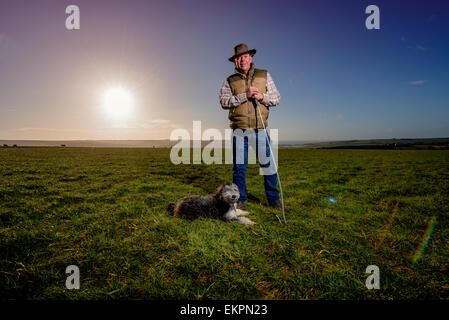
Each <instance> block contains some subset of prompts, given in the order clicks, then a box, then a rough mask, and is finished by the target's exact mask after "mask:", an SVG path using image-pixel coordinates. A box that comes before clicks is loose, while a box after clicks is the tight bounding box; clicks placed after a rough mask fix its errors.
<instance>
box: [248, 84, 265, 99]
mask: <svg viewBox="0 0 449 320" xmlns="http://www.w3.org/2000/svg"><path fill="white" fill-rule="evenodd" d="M246 98H247V99H248V100H249V99H251V98H254V99H257V100H259V101H261V100H263V93H261V92H260V91H259V89H257V88H256V87H249V89H248V91H247V92H246Z"/></svg>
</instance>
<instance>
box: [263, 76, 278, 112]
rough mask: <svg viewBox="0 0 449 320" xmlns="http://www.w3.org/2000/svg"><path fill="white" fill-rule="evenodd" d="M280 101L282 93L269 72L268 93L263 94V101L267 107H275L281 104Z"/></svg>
mask: <svg viewBox="0 0 449 320" xmlns="http://www.w3.org/2000/svg"><path fill="white" fill-rule="evenodd" d="M279 101H281V95H280V94H279V91H278V89H277V88H276V85H275V84H274V81H273V79H272V78H271V75H270V73H269V72H267V93H264V94H263V100H262V103H263V104H264V105H265V106H266V107H274V106H275V105H277V104H279Z"/></svg>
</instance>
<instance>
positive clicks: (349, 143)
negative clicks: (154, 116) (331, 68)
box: [0, 138, 449, 150]
mask: <svg viewBox="0 0 449 320" xmlns="http://www.w3.org/2000/svg"><path fill="white" fill-rule="evenodd" d="M177 143H178V141H170V140H168V139H164V140H0V146H5V145H7V146H9V147H12V146H18V147H91V148H171V147H172V146H174V145H175V144H177ZM209 143H210V141H202V142H201V146H202V147H204V146H206V145H207V144H209ZM224 145H225V144H224V141H223V146H224ZM279 148H318V149H439V150H441V149H443V150H446V149H449V138H423V139H419V138H414V139H369V140H341V141H322V140H321V141H304V140H301V141H299V140H298V141H280V142H279Z"/></svg>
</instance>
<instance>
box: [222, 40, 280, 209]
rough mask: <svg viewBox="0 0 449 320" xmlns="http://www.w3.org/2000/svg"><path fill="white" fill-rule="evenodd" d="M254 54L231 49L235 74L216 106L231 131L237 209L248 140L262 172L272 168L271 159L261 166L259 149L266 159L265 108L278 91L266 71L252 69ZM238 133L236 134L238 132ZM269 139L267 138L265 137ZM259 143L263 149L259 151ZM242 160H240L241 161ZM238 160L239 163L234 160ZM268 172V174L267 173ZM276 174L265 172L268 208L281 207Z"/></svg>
mask: <svg viewBox="0 0 449 320" xmlns="http://www.w3.org/2000/svg"><path fill="white" fill-rule="evenodd" d="M255 53H256V50H255V49H252V50H249V49H248V46H247V45H246V44H244V43H241V44H238V45H237V46H235V47H234V55H233V56H232V57H231V58H229V61H231V62H233V63H234V64H235V67H236V68H235V73H234V74H233V75H231V76H229V77H228V78H227V79H226V80H225V81H224V82H223V85H222V87H221V89H220V94H219V98H220V104H221V107H222V108H223V109H227V110H229V116H228V118H229V120H230V127H231V128H232V129H233V135H232V152H233V163H232V180H233V182H234V183H235V184H236V185H237V186H238V187H239V192H240V198H239V201H238V204H237V206H238V207H240V208H241V207H243V204H244V202H245V200H246V199H247V190H246V167H247V164H248V140H253V141H254V140H255V141H256V156H257V158H258V159H259V164H260V167H261V170H262V169H269V168H272V167H273V164H272V163H271V160H269V161H268V163H262V161H261V157H260V154H259V153H260V152H259V150H264V149H265V151H266V156H267V157H268V158H267V159H270V149H269V146H268V139H267V137H266V135H265V131H264V129H263V126H264V125H265V127H267V126H268V121H267V120H268V114H269V109H268V108H269V107H274V106H275V105H277V104H278V103H279V101H280V100H281V96H280V95H279V91H278V90H277V89H276V86H275V85H274V82H273V79H272V78H271V76H270V74H269V73H268V72H267V71H266V70H261V69H255V68H254V64H253V63H252V57H253V56H254V54H255ZM255 100H257V101H259V106H260V112H261V115H262V119H263V122H264V123H263V124H262V123H261V121H260V117H259V113H258V111H257V110H256V108H255V107H256V101H255ZM239 129H240V130H241V131H240V130H239ZM245 131H246V133H247V134H244V138H243V139H244V141H243V143H241V144H238V143H236V142H237V141H238V140H237V139H238V137H239V136H238V134H240V133H241V132H244V133H245ZM268 138H269V137H268ZM261 143H263V144H264V145H262V147H263V148H260V146H261ZM242 158H243V159H242ZM237 159H242V161H237ZM267 172H271V174H267ZM276 186H277V176H276V171H274V173H273V170H271V171H265V173H264V188H265V194H266V197H267V200H268V204H269V205H270V206H272V207H276V208H277V207H281V204H280V200H279V192H278V190H277V189H276Z"/></svg>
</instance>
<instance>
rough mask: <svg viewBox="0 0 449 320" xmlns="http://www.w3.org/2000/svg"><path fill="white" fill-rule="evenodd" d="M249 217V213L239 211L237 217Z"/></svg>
mask: <svg viewBox="0 0 449 320" xmlns="http://www.w3.org/2000/svg"><path fill="white" fill-rule="evenodd" d="M247 215H249V212H248V211H245V210H241V209H237V216H247Z"/></svg>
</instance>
